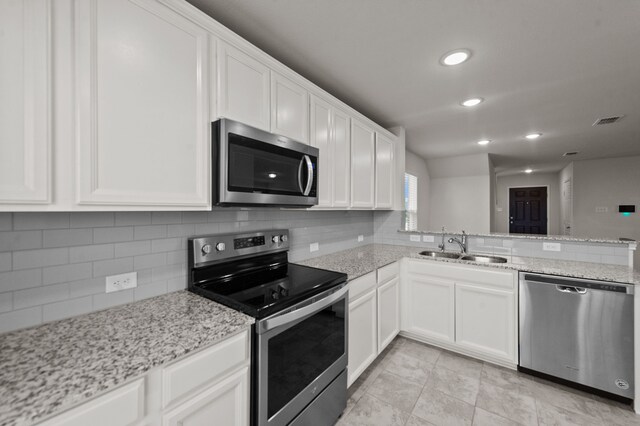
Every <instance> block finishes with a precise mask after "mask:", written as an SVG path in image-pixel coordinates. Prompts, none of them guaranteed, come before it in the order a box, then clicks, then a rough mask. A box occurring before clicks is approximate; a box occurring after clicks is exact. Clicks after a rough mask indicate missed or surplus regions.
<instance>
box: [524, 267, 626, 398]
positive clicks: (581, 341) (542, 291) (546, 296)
mask: <svg viewBox="0 0 640 426" xmlns="http://www.w3.org/2000/svg"><path fill="white" fill-rule="evenodd" d="M633 291H634V288H633V285H625V284H618V283H610V282H602V281H592V280H583V279H573V278H571V279H570V278H563V277H557V276H551V275H540V274H528V273H521V274H520V367H521V369H524V371H527V370H530V371H531V372H540V373H544V374H547V375H550V376H554V377H558V378H561V379H564V380H568V381H571V382H574V383H579V384H581V385H584V386H589V387H591V388H595V389H599V390H602V391H605V392H608V393H611V394H615V395H618V396H622V397H625V398H634V380H633V378H634V371H633V368H634V366H633Z"/></svg>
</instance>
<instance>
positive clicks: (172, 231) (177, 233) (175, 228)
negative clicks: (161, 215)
mask: <svg viewBox="0 0 640 426" xmlns="http://www.w3.org/2000/svg"><path fill="white" fill-rule="evenodd" d="M195 233H196V226H195V225H194V224H193V223H187V224H181V225H167V237H192V236H193V235H195Z"/></svg>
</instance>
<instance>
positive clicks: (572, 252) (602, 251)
mask: <svg viewBox="0 0 640 426" xmlns="http://www.w3.org/2000/svg"><path fill="white" fill-rule="evenodd" d="M400 219H401V212H375V214H374V234H375V242H376V243H380V244H395V245H410V246H416V247H423V248H425V249H438V244H440V243H441V242H442V240H441V235H436V234H431V235H433V236H434V241H433V242H424V241H422V239H423V236H425V235H428V234H419V233H416V234H411V233H405V232H398V229H399V228H400ZM411 235H415V236H418V237H419V238H420V241H411V238H410V237H411ZM559 242H560V244H561V251H559V252H557V251H545V250H543V249H542V244H543V241H540V240H537V241H536V240H525V239H518V238H493V237H492V238H487V237H484V238H483V237H473V236H471V237H469V251H470V252H481V253H491V254H495V255H503V256H504V255H507V256H526V257H538V258H543V259H562V260H575V261H579V262H596V263H606V264H612V265H629V246H628V245H625V244H611V243H609V244H607V243H595V242H574V241H559ZM445 246H446V250H450V251H457V250H459V249H460V248H459V246H458V244H456V243H453V244H449V243H448V242H446V241H445Z"/></svg>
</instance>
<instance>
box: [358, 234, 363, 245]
mask: <svg viewBox="0 0 640 426" xmlns="http://www.w3.org/2000/svg"><path fill="white" fill-rule="evenodd" d="M363 241H364V235H358V242H359V243H361V242H363Z"/></svg>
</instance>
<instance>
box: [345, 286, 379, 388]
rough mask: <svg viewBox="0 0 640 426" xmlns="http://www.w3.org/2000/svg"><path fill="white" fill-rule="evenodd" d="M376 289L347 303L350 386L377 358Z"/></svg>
mask: <svg viewBox="0 0 640 426" xmlns="http://www.w3.org/2000/svg"><path fill="white" fill-rule="evenodd" d="M376 316H377V306H376V289H375V288H374V289H372V290H370V291H369V292H367V293H365V294H364V295H362V296H360V297H359V298H358V299H357V300H355V301H349V361H348V362H349V367H348V370H349V377H348V380H347V382H348V383H347V386H351V384H352V383H353V382H355V381H356V379H357V378H358V376H360V374H362V372H363V371H364V370H365V369H366V368H367V367H368V366H369V364H371V363H372V362H373V360H374V359H376V356H378V340H377V336H378V331H377V324H376Z"/></svg>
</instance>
